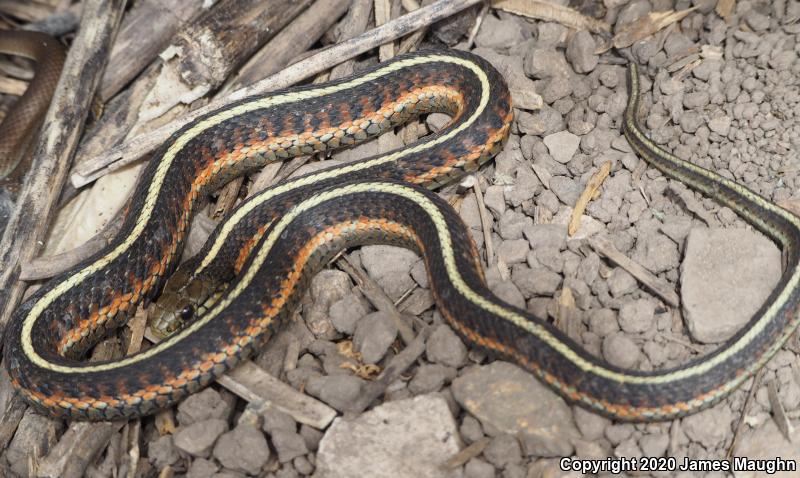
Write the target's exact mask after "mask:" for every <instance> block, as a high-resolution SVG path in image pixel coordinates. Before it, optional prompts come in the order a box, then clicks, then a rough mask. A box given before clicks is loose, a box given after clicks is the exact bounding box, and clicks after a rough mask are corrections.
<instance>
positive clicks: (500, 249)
mask: <svg viewBox="0 0 800 478" xmlns="http://www.w3.org/2000/svg"><path fill="white" fill-rule="evenodd" d="M528 250H529V247H528V241H526V240H525V239H512V240H508V241H503V242H502V243H500V245H499V246H497V256H498V257H500V258H501V259H503V262H505V263H506V264H508V265H511V264H517V263H520V262H525V257H526V256H527V255H528Z"/></svg>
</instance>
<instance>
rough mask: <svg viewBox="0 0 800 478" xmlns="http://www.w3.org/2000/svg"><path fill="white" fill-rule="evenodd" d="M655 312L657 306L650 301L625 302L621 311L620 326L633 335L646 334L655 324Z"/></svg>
mask: <svg viewBox="0 0 800 478" xmlns="http://www.w3.org/2000/svg"><path fill="white" fill-rule="evenodd" d="M655 311H656V305H655V304H654V303H653V301H651V300H648V299H637V300H633V301H630V302H625V303H624V304H622V307H620V309H619V326H620V328H622V330H623V331H625V332H628V333H632V334H639V333H642V332H646V331H648V330H650V328H651V327H652V326H653V324H654V321H655Z"/></svg>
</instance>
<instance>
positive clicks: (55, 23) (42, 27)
mask: <svg viewBox="0 0 800 478" xmlns="http://www.w3.org/2000/svg"><path fill="white" fill-rule="evenodd" d="M82 9H83V3H81V2H78V3H73V4H72V5H70V6H69V8H66V9H64V10H58V11H55V12H53V13H51V14H50V15H48V16H46V17H45V18H42V19H41V20H37V21H35V22H31V23H27V24H25V25H23V26H22V27H21V28H22V29H23V30H30V31H34V32H42V33H47V34H48V35H50V36H53V37H60V36H61V35H64V34H66V33H69V32H72V31H74V30H75V29H76V28H78V25H79V24H80V21H81V10H82Z"/></svg>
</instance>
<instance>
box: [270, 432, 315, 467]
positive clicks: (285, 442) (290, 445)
mask: <svg viewBox="0 0 800 478" xmlns="http://www.w3.org/2000/svg"><path fill="white" fill-rule="evenodd" d="M270 439H271V441H272V444H273V445H274V446H275V451H277V452H278V461H280V462H281V463H286V462H287V461H291V460H293V459H295V458H297V457H298V456H302V455H305V454H306V453H308V447H306V442H305V440H303V437H302V436H300V434H298V433H295V432H293V431H288V430H276V431H275V433H273V434H272V435H271V436H270Z"/></svg>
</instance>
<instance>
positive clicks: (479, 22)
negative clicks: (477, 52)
mask: <svg viewBox="0 0 800 478" xmlns="http://www.w3.org/2000/svg"><path fill="white" fill-rule="evenodd" d="M487 13H489V5H488V4H487V5H484V6H483V7H481V11H480V12H479V13H478V16H477V18H475V25H473V26H472V29H471V30H470V31H469V37H468V38H467V48H472V45H474V44H475V37H476V36H478V32H479V31H480V30H481V25H482V24H483V18H484V17H485V16H486V14H487Z"/></svg>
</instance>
